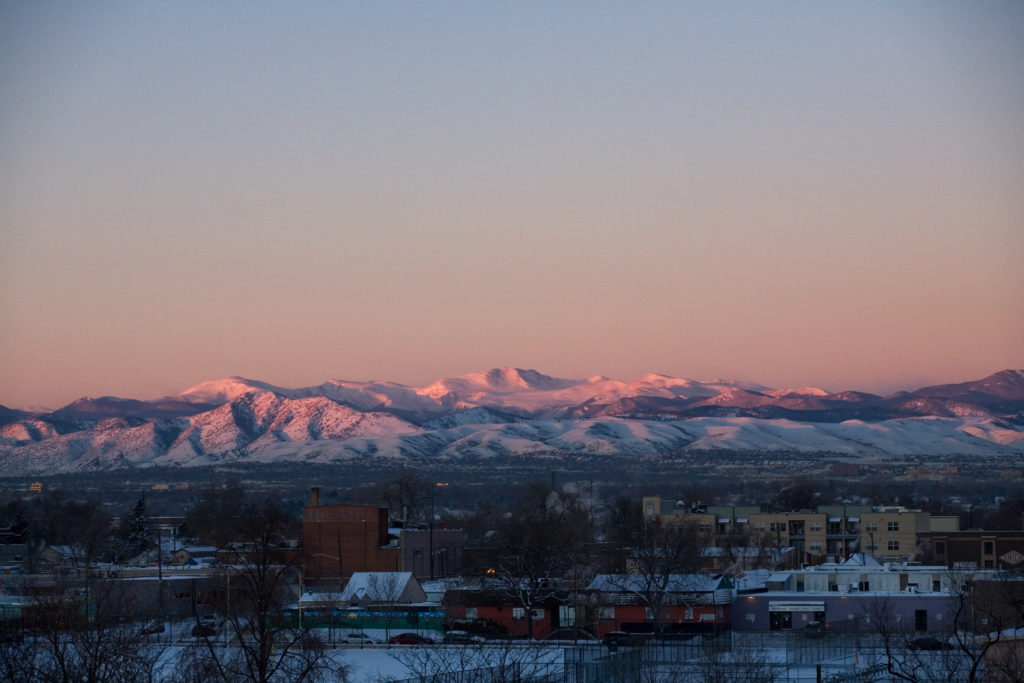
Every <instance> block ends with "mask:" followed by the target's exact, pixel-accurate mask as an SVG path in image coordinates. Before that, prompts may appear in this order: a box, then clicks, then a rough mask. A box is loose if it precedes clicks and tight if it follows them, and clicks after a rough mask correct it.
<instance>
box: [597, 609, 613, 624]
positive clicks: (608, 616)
mask: <svg viewBox="0 0 1024 683" xmlns="http://www.w3.org/2000/svg"><path fill="white" fill-rule="evenodd" d="M597 618H598V619H600V620H601V621H612V620H613V619H615V608H614V607H598V608H597Z"/></svg>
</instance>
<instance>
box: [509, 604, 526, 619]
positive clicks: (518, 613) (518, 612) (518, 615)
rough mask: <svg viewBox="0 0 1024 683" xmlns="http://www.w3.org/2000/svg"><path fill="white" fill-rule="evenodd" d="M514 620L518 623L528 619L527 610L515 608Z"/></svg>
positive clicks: (513, 612)
mask: <svg viewBox="0 0 1024 683" xmlns="http://www.w3.org/2000/svg"><path fill="white" fill-rule="evenodd" d="M512 618H513V619H515V620H516V621H522V620H523V619H524V618H526V610H525V609H523V608H522V607H513V608H512Z"/></svg>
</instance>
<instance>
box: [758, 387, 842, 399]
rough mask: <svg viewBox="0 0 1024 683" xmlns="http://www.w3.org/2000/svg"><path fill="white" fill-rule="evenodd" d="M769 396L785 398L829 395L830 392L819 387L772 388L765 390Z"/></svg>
mask: <svg viewBox="0 0 1024 683" xmlns="http://www.w3.org/2000/svg"><path fill="white" fill-rule="evenodd" d="M764 393H766V394H768V395H769V396H774V397H775V398H783V397H786V396H828V395H829V394H830V392H828V391H825V390H824V389H819V388H818V387H800V388H799V389H772V390H770V391H766V392H764Z"/></svg>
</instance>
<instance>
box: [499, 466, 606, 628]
mask: <svg viewBox="0 0 1024 683" xmlns="http://www.w3.org/2000/svg"><path fill="white" fill-rule="evenodd" d="M588 523H589V516H588V513H587V511H586V510H585V509H584V508H583V506H582V505H580V503H579V500H578V499H577V498H576V497H575V496H573V495H570V494H567V493H565V492H559V491H555V490H553V489H552V488H551V487H550V486H549V485H548V484H547V483H544V482H534V483H532V484H531V485H530V486H529V487H528V489H527V493H526V495H525V497H524V499H523V501H522V503H521V504H520V505H519V507H518V508H517V509H516V510H515V511H513V512H512V513H511V514H510V515H509V516H508V517H506V518H505V519H503V520H501V522H500V523H499V525H498V527H497V528H496V529H495V530H494V534H493V535H492V536H491V537H490V539H489V541H488V544H487V559H488V560H489V561H490V563H491V566H490V568H489V569H488V572H487V573H488V576H490V577H491V578H492V579H494V581H495V582H496V583H497V585H498V587H499V589H500V590H501V591H502V592H503V593H505V594H506V595H507V596H509V597H510V598H511V599H512V600H513V601H514V602H515V603H516V604H517V605H519V606H520V607H522V608H523V610H524V612H525V617H524V618H525V619H526V620H527V625H526V628H527V636H528V637H529V638H531V639H532V638H533V619H532V616H531V615H532V612H533V610H534V609H535V608H536V607H537V606H539V605H541V604H543V603H544V602H545V601H547V600H549V599H550V598H551V597H553V596H554V595H555V594H556V592H557V588H558V583H559V581H558V580H559V579H561V578H563V577H564V576H565V575H566V574H567V573H568V572H569V571H570V570H571V569H572V566H573V562H574V561H576V560H578V558H579V556H580V552H581V550H582V548H583V547H584V544H585V542H586V539H587V536H588V533H587V525H588Z"/></svg>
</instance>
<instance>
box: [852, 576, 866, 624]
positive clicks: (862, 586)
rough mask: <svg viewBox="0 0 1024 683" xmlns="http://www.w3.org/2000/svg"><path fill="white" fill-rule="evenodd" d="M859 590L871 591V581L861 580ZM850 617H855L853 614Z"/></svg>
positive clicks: (858, 585)
mask: <svg viewBox="0 0 1024 683" xmlns="http://www.w3.org/2000/svg"><path fill="white" fill-rule="evenodd" d="M857 590H859V591H869V590H871V582H870V581H865V580H863V579H861V580H860V581H858V582H857ZM850 616H851V617H852V616H853V615H852V614H851V615H850Z"/></svg>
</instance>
